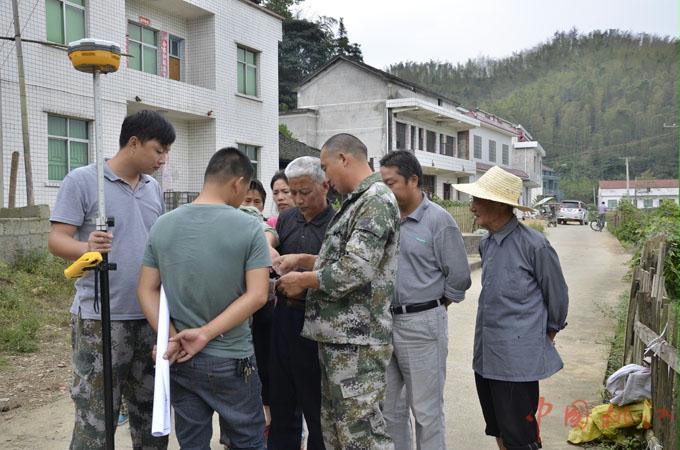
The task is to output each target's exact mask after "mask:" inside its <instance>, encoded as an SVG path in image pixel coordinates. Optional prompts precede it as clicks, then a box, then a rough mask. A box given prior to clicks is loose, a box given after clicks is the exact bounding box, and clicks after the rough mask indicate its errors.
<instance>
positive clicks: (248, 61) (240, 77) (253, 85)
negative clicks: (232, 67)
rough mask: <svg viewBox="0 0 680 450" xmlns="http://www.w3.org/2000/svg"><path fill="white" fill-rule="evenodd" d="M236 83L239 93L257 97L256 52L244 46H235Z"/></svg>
mask: <svg viewBox="0 0 680 450" xmlns="http://www.w3.org/2000/svg"><path fill="white" fill-rule="evenodd" d="M236 53H237V64H236V68H237V70H236V84H237V89H238V93H239V94H244V95H251V96H253V97H257V60H258V54H257V53H256V52H254V51H252V50H248V49H246V48H244V47H241V46H239V47H237V49H236Z"/></svg>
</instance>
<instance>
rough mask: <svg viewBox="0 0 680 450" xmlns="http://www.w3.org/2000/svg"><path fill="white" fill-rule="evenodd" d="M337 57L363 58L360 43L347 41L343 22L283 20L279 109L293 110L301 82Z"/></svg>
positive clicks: (331, 20)
mask: <svg viewBox="0 0 680 450" xmlns="http://www.w3.org/2000/svg"><path fill="white" fill-rule="evenodd" d="M336 27H338V32H337V35H336V30H335V29H336ZM337 55H343V56H347V57H349V58H353V59H356V60H358V61H362V59H363V57H362V55H361V47H360V46H359V44H357V43H350V42H349V39H348V38H347V30H346V28H345V25H344V23H343V21H342V19H340V21H338V20H336V19H334V18H332V17H325V16H322V17H319V18H318V19H317V20H316V21H314V22H312V21H309V20H304V19H288V20H284V21H283V38H282V40H281V43H280V44H279V109H281V110H282V111H285V110H288V109H293V108H295V107H296V106H297V95H296V89H297V86H298V85H299V84H300V82H301V81H302V80H304V79H305V78H306V77H308V76H309V75H311V74H312V73H314V71H316V70H317V69H318V68H319V67H321V66H322V65H324V64H325V63H327V62H328V61H330V60H331V59H332V58H333V57H335V56H337Z"/></svg>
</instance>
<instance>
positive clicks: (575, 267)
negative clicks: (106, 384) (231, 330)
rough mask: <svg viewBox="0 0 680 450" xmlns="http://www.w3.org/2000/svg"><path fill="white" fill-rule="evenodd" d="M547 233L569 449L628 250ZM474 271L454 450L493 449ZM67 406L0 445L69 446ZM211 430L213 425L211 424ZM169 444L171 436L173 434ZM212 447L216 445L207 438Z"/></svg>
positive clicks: (554, 385) (19, 425)
mask: <svg viewBox="0 0 680 450" xmlns="http://www.w3.org/2000/svg"><path fill="white" fill-rule="evenodd" d="M548 238H549V239H550V241H551V242H552V244H553V246H554V247H555V249H556V250H557V253H558V254H559V256H560V260H561V261H562V266H563V268H564V272H565V277H566V279H567V283H568V285H569V291H570V299H571V304H570V310H569V318H568V321H569V326H568V327H567V328H566V329H565V330H564V331H563V332H561V333H560V334H559V335H558V337H557V340H556V345H557V348H558V350H559V351H560V353H561V355H562V358H563V359H564V362H565V368H564V370H562V371H561V372H559V373H558V374H557V375H555V376H554V377H552V378H551V379H549V380H547V381H545V382H543V383H541V394H542V395H543V396H544V397H545V401H546V403H545V406H544V407H543V413H544V414H545V413H546V412H547V408H548V407H549V406H548V404H550V405H551V406H552V411H551V412H550V413H548V414H547V415H545V417H543V418H542V421H541V431H542V436H543V441H544V446H543V448H545V449H550V450H552V449H555V450H561V449H567V448H570V449H573V448H575V447H574V446H569V445H568V444H567V443H566V436H567V429H566V427H565V426H564V410H565V408H566V407H567V406H568V405H570V404H571V403H572V402H574V401H578V400H584V401H587V402H589V403H591V404H592V403H593V402H596V403H599V401H600V390H601V385H602V379H603V376H604V372H605V368H606V363H607V356H608V354H609V339H611V337H612V335H613V330H614V326H615V322H614V317H613V313H612V311H613V308H614V307H615V305H616V304H617V300H618V297H619V295H620V294H621V293H622V292H624V291H626V290H627V289H628V286H627V284H626V283H625V282H623V281H622V278H623V276H624V275H625V273H626V263H627V261H628V255H626V254H625V253H624V252H623V250H622V249H621V247H620V245H619V244H618V242H617V241H616V240H615V239H614V238H613V237H612V236H611V235H609V234H608V233H596V232H593V231H591V230H590V228H589V227H585V226H578V225H561V226H560V227H558V228H557V229H553V228H551V229H550V231H549V232H548ZM480 275H481V273H480V271H479V270H477V271H475V272H474V273H473V285H472V288H471V289H470V291H468V295H467V300H465V301H464V302H463V303H460V304H457V305H453V306H452V307H450V308H449V358H448V372H447V373H448V378H447V389H446V405H447V412H446V414H447V417H446V419H447V432H448V447H449V449H454V450H468V449H469V450H485V449H489V450H492V449H494V448H495V445H494V440H493V439H492V438H488V437H486V436H485V435H484V423H483V419H482V414H481V410H480V408H479V405H478V402H477V395H476V392H475V387H474V377H473V373H472V369H471V364H472V339H473V332H474V322H475V314H476V309H477V298H478V296H479V289H480V281H479V280H480ZM72 417H73V408H72V405H71V402H70V399H69V398H68V396H64V397H63V398H62V399H60V400H58V401H56V402H54V403H52V404H50V405H46V406H44V407H42V408H38V409H36V410H32V411H21V412H19V413H18V414H17V415H16V417H14V418H12V419H11V420H7V421H4V422H1V423H0V448H3V449H8V450H9V449H17V450H18V449H26V450H29V449H30V450H33V449H37V448H45V449H61V448H67V447H68V442H69V439H70V433H71V427H72V423H73V422H72V420H73V419H72ZM215 429H216V427H215ZM116 437H117V439H116V441H117V443H116V448H117V449H130V448H131V447H130V440H129V437H128V433H127V426H125V427H123V428H122V429H121V430H120V431H119V432H118V433H117V436H116ZM170 442H171V445H170V448H171V449H177V448H178V446H177V441H176V439H174V437H171V440H170ZM212 448H213V449H220V446H219V445H218V443H217V441H216V440H214V441H213V446H212Z"/></svg>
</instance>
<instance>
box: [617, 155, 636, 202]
mask: <svg viewBox="0 0 680 450" xmlns="http://www.w3.org/2000/svg"><path fill="white" fill-rule="evenodd" d="M619 159H625V160H626V197H630V170H629V164H628V160H630V159H633V157H631V156H622V157H620V158H619Z"/></svg>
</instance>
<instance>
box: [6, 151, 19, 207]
mask: <svg viewBox="0 0 680 450" xmlns="http://www.w3.org/2000/svg"><path fill="white" fill-rule="evenodd" d="M18 170H19V152H12V165H11V166H10V172H9V200H8V204H7V207H9V208H14V207H16V199H17V171H18Z"/></svg>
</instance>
